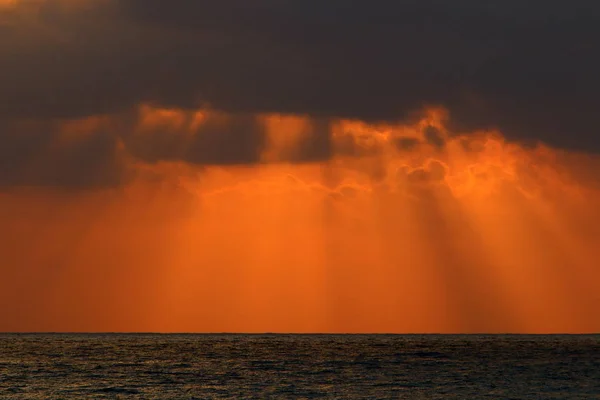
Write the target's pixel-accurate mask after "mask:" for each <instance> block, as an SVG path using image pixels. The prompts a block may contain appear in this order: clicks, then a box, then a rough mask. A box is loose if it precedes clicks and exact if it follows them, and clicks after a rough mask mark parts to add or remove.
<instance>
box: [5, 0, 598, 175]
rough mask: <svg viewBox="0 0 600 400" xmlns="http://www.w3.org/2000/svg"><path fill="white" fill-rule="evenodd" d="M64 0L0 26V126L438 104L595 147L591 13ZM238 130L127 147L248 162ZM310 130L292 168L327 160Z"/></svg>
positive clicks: (474, 121) (377, 111) (508, 1)
mask: <svg viewBox="0 0 600 400" xmlns="http://www.w3.org/2000/svg"><path fill="white" fill-rule="evenodd" d="M77 4H79V3H77V2H69V1H65V0H46V1H40V2H22V6H21V7H22V10H20V11H19V10H17V11H14V10H13V11H11V12H10V14H9V13H6V12H4V14H3V15H2V18H0V21H1V24H0V30H1V32H0V33H1V34H0V48H1V49H2V57H1V58H0V70H1V71H2V73H1V74H0V98H3V99H8V100H7V101H2V102H0V121H10V120H13V119H15V118H17V117H19V118H35V119H40V118H42V119H43V118H49V119H51V118H67V117H69V118H70V117H81V116H86V115H96V114H101V113H122V112H129V111H130V110H132V109H133V107H135V106H136V105H138V104H140V103H143V102H150V103H154V104H159V105H162V106H173V107H183V108H196V107H198V106H199V105H204V104H209V105H210V106H211V107H212V108H214V109H218V110H222V111H226V112H230V113H234V114H236V115H242V114H253V113H257V112H261V113H264V112H280V113H292V114H302V115H310V116H312V117H315V118H322V119H323V120H327V119H330V118H334V117H349V118H355V119H362V120H366V121H375V120H377V121H382V120H386V121H392V120H399V119H403V118H405V117H408V116H410V115H413V114H412V113H413V112H414V111H415V110H418V109H420V108H422V107H423V106H426V105H438V104H439V105H443V106H446V107H447V108H448V109H449V111H450V115H451V123H452V125H451V128H452V129H453V130H471V129H475V128H485V127H498V128H500V129H501V130H502V131H503V132H504V133H505V134H506V135H507V137H508V138H509V139H512V140H519V141H525V142H531V141H538V140H540V141H543V142H546V143H548V144H551V145H553V146H558V147H564V148H569V149H578V150H584V151H588V152H598V151H600V141H599V140H598V136H597V135H596V130H597V121H596V111H597V109H598V106H600V102H599V100H598V93H599V92H600V75H599V74H598V73H597V71H598V70H600V52H598V51H597V43H598V41H599V40H600V3H598V2H596V1H592V0H574V1H571V2H569V3H568V4H565V3H564V2H559V1H557V0H550V1H529V2H523V1H520V0H505V1H492V0H489V1H476V0H458V1H454V2H447V1H441V0H404V1H391V0H390V1H386V0H381V1H378V2H375V3H374V2H372V1H367V0H353V1H346V0H344V1H342V0H331V1H327V2H323V1H316V0H303V1H299V0H298V1H276V0H256V1H253V2H251V4H250V3H248V2H247V1H243V0H222V1H218V2H215V1H208V0H173V1H163V0H119V1H117V0H89V1H86V2H85V6H82V5H81V4H84V3H83V2H81V4H80V5H77ZM36 7H37V8H36ZM34 8H35V10H34ZM0 12H2V11H0ZM2 123H3V122H2ZM234 125H235V123H234ZM243 125H244V127H243V128H242V127H240V126H237V125H236V126H226V127H218V129H217V128H215V129H214V133H211V134H208V132H207V134H206V135H205V134H202V135H198V136H197V137H195V139H194V141H193V142H192V143H191V146H190V147H189V148H187V149H185V150H184V149H181V148H176V147H177V145H175V144H173V143H168V140H171V139H172V138H166V137H165V136H164V135H163V136H160V134H158V133H156V135H155V137H156V138H160V140H163V141H164V140H166V141H167V142H161V143H164V144H165V147H164V148H161V149H158V148H157V147H156V146H158V145H157V143H158V142H157V143H154V144H152V143H150V144H143V143H139V142H135V143H133V142H132V143H133V144H131V146H133V148H134V149H135V151H136V152H137V153H138V154H139V155H140V156H141V157H142V158H145V159H148V160H159V159H182V160H186V161H190V162H196V163H225V164H235V163H240V162H243V163H246V162H255V161H256V157H257V156H256V154H257V152H256V151H257V150H258V149H260V148H261V147H262V146H263V142H262V140H263V139H262V136H261V134H260V132H259V131H257V129H256V127H255V126H253V123H248V124H246V123H244V124H243ZM207 129H208V128H207ZM317 131H318V132H321V134H317V135H314V136H312V137H310V139H307V142H306V143H305V144H303V146H304V149H303V151H302V154H301V155H297V156H295V157H296V158H295V160H297V161H302V160H319V159H324V158H327V157H328V155H330V154H331V147H332V144H331V140H330V138H329V135H328V133H329V130H328V129H321V128H319V129H317ZM2 138H3V139H5V140H10V143H9V142H6V143H4V144H2V145H0V148H2V151H3V152H5V153H10V154H9V155H6V156H5V158H4V159H3V161H2V163H3V164H2V165H4V167H3V168H4V170H7V169H8V167H6V165H12V164H11V163H13V164H14V163H15V161H14V160H13V159H14V158H15V157H16V156H15V155H14V154H17V153H15V152H11V151H9V150H6V149H9V148H18V149H20V150H19V151H25V150H24V149H26V148H28V147H27V146H33V147H36V146H42V145H43V144H44V143H46V142H47V141H48V140H51V139H48V138H47V137H44V136H43V135H42V134H41V133H40V136H39V138H38V139H35V141H37V142H36V144H31V143H29V144H27V143H26V142H27V141H28V140H29V139H30V138H29V139H28V138H15V137H14V135H3V136H2ZM110 138H111V136H110V135H108V136H103V139H102V138H96V139H90V140H91V142H90V144H89V146H90V147H86V146H88V145H87V144H85V145H84V144H80V146H83V147H82V148H81V151H83V152H92V153H94V151H92V150H90V148H94V147H95V146H98V148H99V149H100V148H101V149H103V150H98V154H104V153H106V152H107V151H106V149H107V148H112V147H111V146H112V145H110V146H109V145H107V144H99V143H105V142H102V141H103V140H104V141H107V142H106V143H109V142H110V141H111V140H113V139H110ZM438 139H441V138H440V137H438V136H436V137H433V142H435V143H440V144H441V142H440V140H438ZM32 140H33V139H32ZM96 140H97V141H98V142H97V143H96V142H95V141H96ZM429 140H430V141H432V138H430V139H429ZM38 142H39V143H38ZM94 143H96V144H94ZM11 146H12V147H11ZM103 146H104V147H103ZM170 146H171V147H170ZM173 146H174V147H173ZM353 149H354V150H356V149H357V148H356V147H354V148H353ZM358 150H360V149H358ZM103 152H104V153H103ZM27 154H29V153H27ZM31 154H33V153H31ZM94 154H95V153H94ZM32 157H33V156H32ZM69 157H70V156H69ZM69 157H67V159H69V160H71V158H69ZM73 157H74V156H73ZM98 157H99V156H98ZM72 159H73V160H74V159H75V158H72ZM84 159H85V160H86V161H89V160H90V159H94V157H84ZM11 160H12V161H11ZM58 164H60V163H58ZM67 164H68V163H67ZM10 168H12V167H10ZM67 169H68V168H67ZM46 180H47V181H52V180H53V179H50V178H47V179H46Z"/></svg>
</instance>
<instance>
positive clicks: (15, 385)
mask: <svg viewBox="0 0 600 400" xmlns="http://www.w3.org/2000/svg"><path fill="white" fill-rule="evenodd" d="M0 399H600V336H598V335H553V336H533V335H276V334H273V335H271V334H266V335H237V334H236V335H230V334H222V335H196V334H172V335H171V334H0Z"/></svg>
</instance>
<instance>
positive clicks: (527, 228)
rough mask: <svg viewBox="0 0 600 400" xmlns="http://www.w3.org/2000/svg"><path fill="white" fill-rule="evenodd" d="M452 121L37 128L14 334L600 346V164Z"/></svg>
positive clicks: (7, 305)
mask: <svg viewBox="0 0 600 400" xmlns="http://www.w3.org/2000/svg"><path fill="white" fill-rule="evenodd" d="M450 120H451V115H449V114H448V113H447V112H445V111H444V110H442V109H431V110H427V111H426V112H425V113H423V115H422V117H421V118H420V119H418V120H416V121H415V122H414V123H407V124H390V123H381V124H372V123H366V122H364V121H359V120H339V119H338V120H334V119H329V120H321V119H315V118H311V117H309V116H297V115H284V114H269V113H266V114H257V115H255V114H245V113H242V114H232V113H225V112H221V111H216V110H212V109H210V108H206V109H199V110H183V109H177V108H164V107H157V106H151V105H148V104H146V105H141V106H139V107H137V108H136V109H135V110H134V111H133V112H130V113H124V114H114V115H113V114H106V115H103V116H95V117H89V118H83V119H76V120H71V119H68V120H56V121H53V122H44V121H35V120H30V121H28V120H23V121H20V122H18V123H17V122H15V123H13V124H12V125H10V132H14V133H13V134H11V136H7V138H8V139H6V138H5V140H7V141H6V143H11V144H10V146H12V147H11V149H12V150H11V152H12V153H11V154H15V155H16V154H18V155H20V157H18V158H16V157H13V158H10V157H8V156H9V155H11V154H9V153H6V154H5V157H4V158H2V160H4V162H5V163H12V164H10V165H11V167H12V168H11V169H4V168H0V170H2V171H3V172H2V173H3V177H2V179H0V181H2V182H3V185H2V190H1V192H0V221H1V222H2V223H1V225H0V254H2V257H3V261H2V269H1V270H0V274H2V279H0V310H2V312H3V318H2V319H0V330H52V331H56V330H88V331H89V330H92V331H118V330H125V331H132V330H134V331H139V330H150V331H213V332H214V331H245V332H248V331H252V332H260V331H288V332H289V331H296V332H308V331H312V332H316V331H319V332H477V331H486V332H508V331H511V332H592V331H598V330H600V319H599V318H598V317H597V315H596V314H597V313H596V308H597V305H598V304H600V297H599V295H598V293H600V270H598V268H597V263H596V260H597V259H598V258H599V257H600V250H599V249H600V246H599V244H600V212H599V211H598V210H600V186H599V185H598V183H599V182H600V180H599V178H600V176H599V175H598V172H597V171H598V169H597V166H598V165H599V164H598V158H597V157H596V156H593V155H589V154H581V153H575V152H569V151H564V150H558V149H554V148H550V147H547V146H544V145H537V146H529V147H527V146H524V145H522V144H519V143H518V142H512V141H508V140H506V139H505V137H504V136H503V134H502V133H501V132H498V131H480V132H465V133H460V132H452V131H451V130H449V129H448V128H447V125H448V122H449V121H450ZM41 128H43V129H41ZM39 132H44V134H45V136H39V135H40V134H39ZM29 139H31V140H29ZM42 139H43V140H42ZM236 141H238V142H236ZM236 146H237V147H236ZM19 152H20V153H19ZM25 155H26V156H27V157H25ZM73 189H77V190H73Z"/></svg>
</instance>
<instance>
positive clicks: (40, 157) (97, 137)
mask: <svg viewBox="0 0 600 400" xmlns="http://www.w3.org/2000/svg"><path fill="white" fill-rule="evenodd" d="M0 143H1V145H0V188H2V187H8V186H11V187H15V186H46V187H61V188H72V189H76V188H89V187H112V186H116V185H119V184H121V183H123V182H125V181H126V180H127V178H128V170H127V167H126V164H125V161H124V159H123V157H122V154H120V152H119V148H118V139H117V136H116V135H114V134H112V133H109V132H95V133H93V134H91V135H86V136H82V137H80V138H77V139H74V140H62V139H61V137H60V134H59V132H58V131H57V130H56V128H55V127H54V126H52V125H51V124H36V125H34V126H29V127H18V126H10V125H4V126H2V127H0Z"/></svg>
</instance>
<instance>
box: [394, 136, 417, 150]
mask: <svg viewBox="0 0 600 400" xmlns="http://www.w3.org/2000/svg"><path fill="white" fill-rule="evenodd" d="M394 145H395V146H396V148H397V149H398V150H412V149H414V148H415V147H417V146H418V145H419V139H417V138H411V137H399V138H395V139H394Z"/></svg>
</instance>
